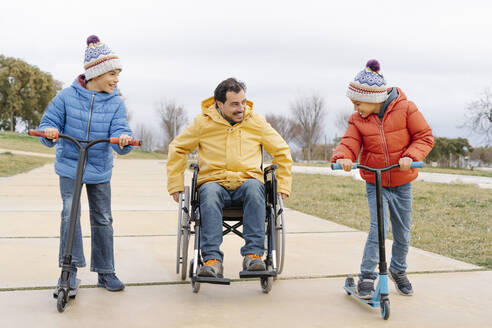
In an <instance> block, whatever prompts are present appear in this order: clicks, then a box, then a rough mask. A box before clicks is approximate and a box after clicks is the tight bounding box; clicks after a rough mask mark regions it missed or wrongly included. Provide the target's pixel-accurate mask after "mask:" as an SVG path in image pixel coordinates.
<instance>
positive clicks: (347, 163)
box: [337, 158, 354, 172]
mask: <svg viewBox="0 0 492 328" xmlns="http://www.w3.org/2000/svg"><path fill="white" fill-rule="evenodd" d="M337 163H338V164H340V166H341V167H342V169H343V170H344V171H347V172H350V171H351V170H352V169H353V168H354V162H352V160H350V159H348V158H339V159H337Z"/></svg>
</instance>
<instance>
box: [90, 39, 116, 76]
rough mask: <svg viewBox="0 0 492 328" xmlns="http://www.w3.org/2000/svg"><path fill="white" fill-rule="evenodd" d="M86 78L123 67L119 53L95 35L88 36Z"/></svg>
mask: <svg viewBox="0 0 492 328" xmlns="http://www.w3.org/2000/svg"><path fill="white" fill-rule="evenodd" d="M84 69H85V79H86V80H87V81H89V80H90V79H93V78H95V77H97V76H99V75H102V74H104V73H106V72H109V71H112V70H115V69H119V70H121V69H122V66H121V62H120V59H119V57H118V55H116V54H115V53H114V52H112V51H111V49H109V47H108V46H107V45H106V44H104V43H102V42H101V40H99V38H98V37H97V36H95V35H91V36H89V37H88V38H87V48H86V49H85V58H84Z"/></svg>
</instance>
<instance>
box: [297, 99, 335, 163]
mask: <svg viewBox="0 0 492 328" xmlns="http://www.w3.org/2000/svg"><path fill="white" fill-rule="evenodd" d="M290 111H291V113H292V116H293V117H294V120H295V121H296V122H297V124H299V126H300V131H299V134H298V138H297V140H298V142H299V144H300V145H301V147H302V149H303V152H304V153H305V154H306V156H307V160H309V161H310V160H311V159H312V155H313V150H314V145H316V144H317V143H318V142H319V140H320V139H321V137H322V136H323V135H324V133H323V127H324V126H325V124H324V120H325V116H326V109H325V102H324V99H323V98H321V97H320V96H318V95H316V94H313V95H312V96H306V97H299V98H298V99H297V100H295V102H294V103H292V104H291V106H290Z"/></svg>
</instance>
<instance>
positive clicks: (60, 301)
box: [56, 288, 67, 313]
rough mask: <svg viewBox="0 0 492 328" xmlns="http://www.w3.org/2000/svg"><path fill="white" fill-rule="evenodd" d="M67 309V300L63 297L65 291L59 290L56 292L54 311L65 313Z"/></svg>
mask: <svg viewBox="0 0 492 328" xmlns="http://www.w3.org/2000/svg"><path fill="white" fill-rule="evenodd" d="M66 307H67V300H66V297H65V290H64V289H63V288H60V290H59V291H58V298H57V300H56V309H57V310H58V312H60V313H62V312H63V311H65V308H66Z"/></svg>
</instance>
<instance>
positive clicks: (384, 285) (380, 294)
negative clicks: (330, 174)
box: [331, 162, 424, 320]
mask: <svg viewBox="0 0 492 328" xmlns="http://www.w3.org/2000/svg"><path fill="white" fill-rule="evenodd" d="M397 167H400V164H393V165H390V166H387V167H383V168H379V169H376V168H372V167H368V166H365V165H361V164H357V163H355V164H354V167H353V169H361V170H365V171H368V172H373V173H374V174H375V182H376V207H377V221H378V242H379V279H378V284H377V286H376V290H375V291H374V295H373V297H372V298H371V299H368V300H366V299H363V298H361V297H360V296H359V294H358V293H357V287H356V285H355V281H354V277H353V276H352V275H350V274H349V275H347V278H346V279H345V286H344V287H343V288H344V289H345V291H346V292H347V294H348V295H351V296H355V297H356V298H357V299H359V300H360V301H362V302H364V303H365V304H367V305H369V306H371V307H380V308H381V316H382V317H383V319H384V320H388V318H389V316H390V301H389V297H388V269H387V266H388V265H387V263H386V250H385V246H384V242H385V238H384V222H383V192H382V188H383V187H382V182H381V173H382V172H385V171H389V170H391V169H394V168H397ZM422 167H424V162H412V164H411V165H410V168H422ZM331 169H332V170H341V169H342V167H341V165H340V164H339V163H332V164H331Z"/></svg>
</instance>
